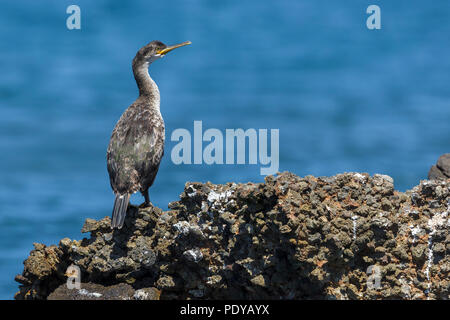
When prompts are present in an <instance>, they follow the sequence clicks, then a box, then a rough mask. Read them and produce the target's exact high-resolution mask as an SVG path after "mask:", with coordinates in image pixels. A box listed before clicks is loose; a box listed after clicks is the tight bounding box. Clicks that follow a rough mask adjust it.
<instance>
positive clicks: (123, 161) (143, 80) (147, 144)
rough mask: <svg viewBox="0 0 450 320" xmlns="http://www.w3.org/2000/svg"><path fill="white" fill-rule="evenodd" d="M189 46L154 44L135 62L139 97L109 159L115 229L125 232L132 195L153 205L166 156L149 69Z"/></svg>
mask: <svg viewBox="0 0 450 320" xmlns="http://www.w3.org/2000/svg"><path fill="white" fill-rule="evenodd" d="M187 44H190V42H184V43H181V44H179V45H175V46H170V47H168V46H166V45H165V44H163V43H162V42H160V41H152V42H150V43H149V44H148V45H146V46H144V47H142V48H141V49H140V50H139V51H138V52H137V54H136V56H135V57H134V59H133V74H134V78H135V80H136V83H137V85H138V88H139V97H138V98H137V99H136V101H134V102H133V104H132V105H131V106H129V107H128V109H127V110H125V112H124V113H123V114H122V116H121V117H120V119H119V121H118V122H117V124H116V126H115V128H114V130H113V132H112V135H111V139H110V142H109V146H108V152H107V155H106V158H107V168H108V173H109V178H110V182H111V187H112V189H113V191H114V194H115V196H116V198H115V201H114V208H113V213H112V219H111V228H116V227H117V228H119V229H120V228H122V226H123V222H124V220H125V215H126V211H127V207H128V201H129V199H130V195H131V194H133V193H135V192H137V191H140V192H141V193H142V195H143V196H144V198H145V203H144V205H146V206H148V205H150V198H149V195H148V189H149V188H150V187H151V186H152V184H153V181H154V180H155V177H156V174H157V173H158V169H159V164H160V162H161V158H162V156H163V154H164V137H165V132H164V120H163V118H162V116H161V113H160V110H159V106H160V97H159V90H158V86H157V85H156V83H155V82H154V81H153V80H152V78H151V77H150V75H149V73H148V67H149V65H150V64H151V63H152V62H153V61H155V60H157V59H159V58H161V57H163V56H164V55H165V54H166V53H167V52H170V51H171V50H173V49H175V48H179V47H181V46H184V45H187Z"/></svg>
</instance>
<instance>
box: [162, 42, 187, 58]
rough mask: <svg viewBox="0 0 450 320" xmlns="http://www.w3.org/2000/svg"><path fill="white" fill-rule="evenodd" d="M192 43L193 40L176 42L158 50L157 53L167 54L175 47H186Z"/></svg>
mask: <svg viewBox="0 0 450 320" xmlns="http://www.w3.org/2000/svg"><path fill="white" fill-rule="evenodd" d="M191 43H192V42H190V41H185V42H183V43H180V44H176V45H174V46H169V47H167V48H164V49H162V50H160V51H158V52H157V53H158V54H160V55H165V54H166V53H168V52H170V51H172V50H173V49H176V48H179V47H184V46H187V45H188V44H191Z"/></svg>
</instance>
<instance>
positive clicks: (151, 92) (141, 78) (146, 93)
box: [133, 63, 160, 108]
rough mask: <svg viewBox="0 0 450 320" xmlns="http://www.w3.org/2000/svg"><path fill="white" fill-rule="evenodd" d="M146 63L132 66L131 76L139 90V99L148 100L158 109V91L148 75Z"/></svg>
mask: <svg viewBox="0 0 450 320" xmlns="http://www.w3.org/2000/svg"><path fill="white" fill-rule="evenodd" d="M148 66H149V65H148V63H144V64H139V65H136V64H133V74H134V79H135V80H136V83H137V86H138V88H139V97H144V98H146V99H150V100H151V102H152V104H153V105H155V106H156V105H157V107H158V108H159V101H160V97H159V89H158V86H157V85H156V83H155V81H153V79H152V78H151V77H150V74H149V73H148Z"/></svg>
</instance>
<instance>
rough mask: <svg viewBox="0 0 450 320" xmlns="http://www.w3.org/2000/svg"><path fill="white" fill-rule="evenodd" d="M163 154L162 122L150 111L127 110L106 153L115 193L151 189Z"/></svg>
mask: <svg viewBox="0 0 450 320" xmlns="http://www.w3.org/2000/svg"><path fill="white" fill-rule="evenodd" d="M163 153H164V123H163V121H162V119H160V118H157V117H155V116H154V114H152V113H151V112H150V110H147V109H140V108H136V107H135V108H131V107H130V108H128V109H127V111H125V112H124V114H123V115H122V117H121V118H120V119H119V121H118V122H117V125H116V127H115V128H114V130H113V133H112V135H111V140H110V144H109V146H108V151H107V168H108V172H109V175H110V182H111V186H112V188H113V190H114V191H119V192H124V191H127V192H129V193H133V192H136V191H138V190H139V189H142V188H146V187H147V188H148V187H149V186H150V185H151V183H150V185H148V183H149V180H151V182H153V179H154V176H155V175H156V173H157V171H158V167H159V163H160V161H161V158H162V156H163ZM146 185H148V186H146Z"/></svg>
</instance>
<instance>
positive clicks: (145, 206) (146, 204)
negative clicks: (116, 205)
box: [139, 202, 153, 209]
mask: <svg viewBox="0 0 450 320" xmlns="http://www.w3.org/2000/svg"><path fill="white" fill-rule="evenodd" d="M149 207H153V205H152V203H151V202H144V203H142V204H141V205H140V206H139V208H141V209H142V208H149Z"/></svg>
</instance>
